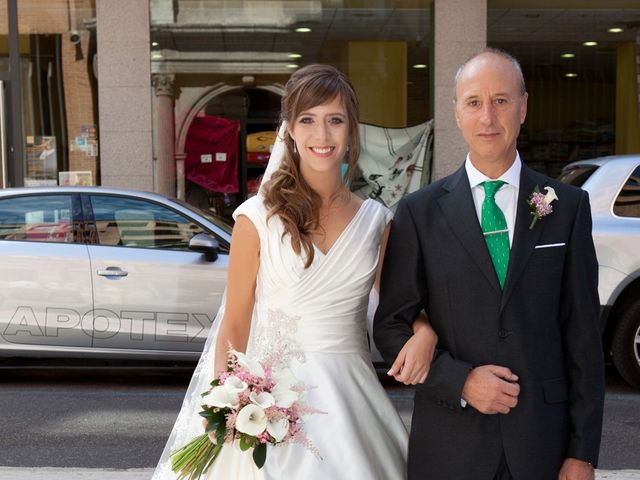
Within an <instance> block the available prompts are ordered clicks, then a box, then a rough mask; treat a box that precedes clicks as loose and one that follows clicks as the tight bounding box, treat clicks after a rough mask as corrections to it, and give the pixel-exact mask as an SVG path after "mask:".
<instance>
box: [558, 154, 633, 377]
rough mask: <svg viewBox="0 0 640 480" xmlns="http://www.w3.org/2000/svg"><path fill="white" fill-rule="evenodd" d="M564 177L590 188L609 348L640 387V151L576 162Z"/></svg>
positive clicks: (619, 367)
mask: <svg viewBox="0 0 640 480" xmlns="http://www.w3.org/2000/svg"><path fill="white" fill-rule="evenodd" d="M560 180H561V181H563V182H565V183H570V184H572V185H576V186H579V187H581V188H583V189H584V190H586V191H587V192H589V198H590V202H591V213H592V217H593V239H594V243H595V247H596V253H597V256H598V264H599V285H598V293H599V296H600V305H601V326H602V331H603V341H604V347H605V351H607V352H608V353H610V354H611V357H612V359H613V363H614V365H615V366H616V368H617V370H618V371H619V372H620V375H622V377H623V378H624V379H625V380H626V381H627V382H628V383H629V384H631V385H634V386H635V387H639V388H640V155H622V156H613V157H604V158H598V159H594V160H581V161H578V162H574V163H571V164H569V165H567V166H566V167H565V168H564V169H563V172H562V174H561V176H560Z"/></svg>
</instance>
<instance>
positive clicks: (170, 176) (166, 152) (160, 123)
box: [151, 74, 176, 197]
mask: <svg viewBox="0 0 640 480" xmlns="http://www.w3.org/2000/svg"><path fill="white" fill-rule="evenodd" d="M173 80H174V75H164V74H162V75H161V74H156V75H153V76H152V78H151V84H152V85H153V92H154V96H153V107H154V109H153V110H154V112H153V113H154V115H153V117H154V123H155V128H154V129H153V131H154V138H153V147H154V149H153V150H154V162H155V168H154V191H155V192H158V193H161V194H163V195H167V196H170V197H174V196H175V195H176V166H175V161H174V152H175V134H174V131H175V125H174V124H175V119H174V114H173Z"/></svg>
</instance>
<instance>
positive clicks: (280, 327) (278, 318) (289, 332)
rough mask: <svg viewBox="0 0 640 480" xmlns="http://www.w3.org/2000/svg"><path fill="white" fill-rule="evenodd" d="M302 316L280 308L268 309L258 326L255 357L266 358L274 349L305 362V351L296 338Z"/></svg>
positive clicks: (255, 336)
mask: <svg viewBox="0 0 640 480" xmlns="http://www.w3.org/2000/svg"><path fill="white" fill-rule="evenodd" d="M300 318H301V317H299V316H293V317H292V316H289V315H287V314H286V313H284V312H283V311H282V310H280V309H268V310H267V315H266V318H265V319H261V320H260V321H259V322H258V325H257V326H256V332H255V335H254V336H253V346H254V354H253V357H254V358H257V359H264V358H266V357H267V356H268V355H269V354H271V353H273V352H274V351H280V352H282V353H284V354H285V356H286V357H288V358H290V359H295V360H297V361H298V362H300V363H305V362H306V357H305V354H304V351H303V350H302V347H301V346H300V343H299V342H298V340H297V339H296V335H297V333H298V322H299V321H300Z"/></svg>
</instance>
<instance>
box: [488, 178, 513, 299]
mask: <svg viewBox="0 0 640 480" xmlns="http://www.w3.org/2000/svg"><path fill="white" fill-rule="evenodd" d="M504 184H505V182H503V181H502V180H492V181H486V182H482V183H481V185H482V186H483V188H484V202H482V232H483V233H484V239H485V241H486V242H487V248H488V249H489V255H491V260H492V261H493V266H494V268H495V269H496V274H497V275H498V281H499V282H500V288H504V280H505V278H506V277H507V267H508V266H509V229H508V228H507V220H506V219H505V218H504V213H502V210H500V207H499V206H498V204H497V203H496V192H497V191H498V190H500V187H502V185H504Z"/></svg>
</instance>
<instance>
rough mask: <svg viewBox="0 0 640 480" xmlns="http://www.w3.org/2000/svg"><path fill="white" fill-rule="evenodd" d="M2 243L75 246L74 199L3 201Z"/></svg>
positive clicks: (0, 208)
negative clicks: (41, 243)
mask: <svg viewBox="0 0 640 480" xmlns="http://www.w3.org/2000/svg"><path fill="white" fill-rule="evenodd" d="M0 240H21V241H28V242H54V243H73V242H74V234H73V222H72V210H71V195H30V196H21V197H10V198H3V199H1V200H0Z"/></svg>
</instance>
